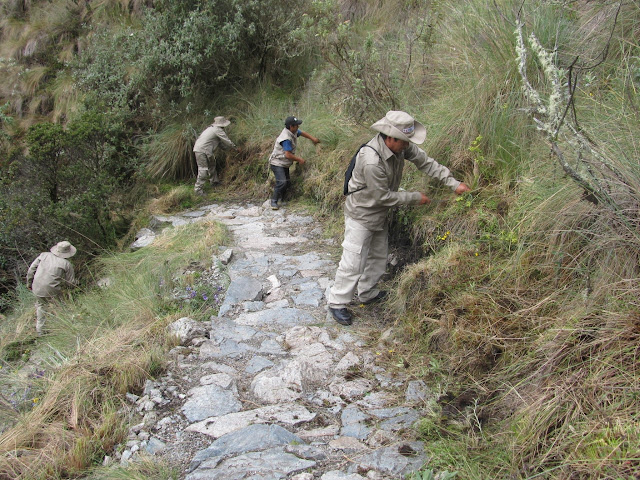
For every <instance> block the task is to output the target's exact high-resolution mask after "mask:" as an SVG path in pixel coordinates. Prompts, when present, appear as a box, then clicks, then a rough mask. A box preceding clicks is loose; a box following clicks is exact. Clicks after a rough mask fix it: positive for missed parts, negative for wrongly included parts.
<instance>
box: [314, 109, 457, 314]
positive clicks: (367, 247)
mask: <svg viewBox="0 0 640 480" xmlns="http://www.w3.org/2000/svg"><path fill="white" fill-rule="evenodd" d="M371 128H372V129H373V130H376V131H377V132H379V133H378V134H377V135H376V136H375V137H373V139H371V140H370V141H369V143H367V144H366V147H363V148H361V149H360V151H359V153H358V155H357V157H356V163H355V167H354V169H353V173H352V176H351V179H350V180H349V183H348V189H347V190H348V192H345V193H346V195H347V198H346V200H345V204H344V215H345V220H344V223H345V227H344V242H343V243H342V258H341V260H340V264H339V265H338V271H337V272H336V278H335V282H334V284H333V286H332V287H331V289H330V291H329V294H328V298H327V303H328V304H329V311H330V312H331V315H332V316H333V318H334V319H335V320H336V321H337V322H338V323H339V324H341V325H351V323H352V315H351V312H350V311H349V310H348V309H347V306H348V305H349V303H350V302H351V301H352V299H353V296H354V294H355V292H356V289H357V291H358V297H359V300H360V301H361V302H362V303H364V304H370V303H374V302H377V301H380V300H382V299H384V298H385V297H386V295H387V292H385V291H382V290H379V289H378V288H377V284H378V281H379V280H380V277H382V275H383V274H384V272H385V269H386V266H387V252H388V240H387V234H388V225H387V213H388V212H389V210H390V209H391V208H393V207H395V206H397V205H424V204H426V203H429V202H430V201H431V200H430V199H429V198H428V197H427V196H426V195H425V194H424V193H421V192H399V191H398V188H399V186H400V180H402V169H403V168H404V163H405V160H408V161H409V162H411V163H413V164H414V165H415V166H416V167H417V168H418V170H420V171H421V172H423V173H424V174H426V175H428V176H429V177H432V178H437V179H438V180H440V181H441V182H442V183H444V184H445V185H446V186H448V187H449V188H451V189H452V190H453V191H455V193H457V194H458V195H460V194H462V193H464V192H467V191H469V187H468V186H467V185H465V184H464V183H462V182H459V181H458V180H456V179H455V178H454V177H453V176H452V175H451V172H450V171H449V169H448V168H446V167H444V166H442V165H440V164H439V163H438V162H436V161H435V160H434V159H433V158H430V157H429V156H428V155H427V154H426V153H425V152H424V150H422V149H420V148H418V147H417V145H420V144H421V143H422V142H424V140H425V138H426V136H427V131H426V128H425V127H424V125H422V124H421V123H420V122H417V121H415V120H414V119H413V117H412V116H411V115H409V114H408V113H405V112H398V111H390V112H388V113H387V114H386V115H385V117H384V118H382V119H380V120H378V121H377V122H376V123H374V124H373V125H372V126H371Z"/></svg>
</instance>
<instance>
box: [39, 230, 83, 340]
mask: <svg viewBox="0 0 640 480" xmlns="http://www.w3.org/2000/svg"><path fill="white" fill-rule="evenodd" d="M75 254H76V248H75V247H74V246H73V245H71V244H70V243H69V242H67V241H63V242H60V243H57V244H56V245H54V246H53V247H51V250H50V251H49V252H43V253H41V254H40V255H38V258H36V259H35V260H34V261H33V263H32V264H31V265H30V266H29V270H28V271H27V288H29V289H31V290H32V291H33V294H34V295H35V296H36V332H37V334H38V335H42V333H43V331H44V324H45V322H46V314H47V312H46V306H47V304H48V303H49V302H50V301H51V300H52V299H53V298H55V297H57V296H58V295H60V293H61V292H62V287H63V286H75V284H76V279H75V275H74V272H73V265H72V264H71V262H70V261H69V260H67V259H68V258H71V257H73V256H74V255H75Z"/></svg>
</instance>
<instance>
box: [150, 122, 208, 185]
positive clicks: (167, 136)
mask: <svg viewBox="0 0 640 480" xmlns="http://www.w3.org/2000/svg"><path fill="white" fill-rule="evenodd" d="M198 135H199V132H196V131H195V129H194V127H193V126H192V125H191V124H190V123H188V122H183V121H178V120H177V121H174V122H172V123H169V124H167V125H165V127H164V128H163V129H162V130H161V131H159V132H158V133H156V134H154V135H151V136H150V138H149V139H148V143H147V144H145V145H144V147H142V155H143V158H145V159H146V162H147V171H148V173H149V175H150V176H151V177H152V178H156V179H159V178H168V179H175V178H187V177H193V176H194V175H195V174H196V173H197V171H198V169H197V166H196V163H195V157H194V156H193V145H194V143H195V141H196V138H197V136H198Z"/></svg>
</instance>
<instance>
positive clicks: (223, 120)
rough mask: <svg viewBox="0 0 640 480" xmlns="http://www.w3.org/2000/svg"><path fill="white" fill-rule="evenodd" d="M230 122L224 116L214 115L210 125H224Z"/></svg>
mask: <svg viewBox="0 0 640 480" xmlns="http://www.w3.org/2000/svg"><path fill="white" fill-rule="evenodd" d="M230 123H231V120H227V119H226V118H225V117H216V118H214V119H213V123H212V125H215V126H216V127H226V126H227V125H229V124H230Z"/></svg>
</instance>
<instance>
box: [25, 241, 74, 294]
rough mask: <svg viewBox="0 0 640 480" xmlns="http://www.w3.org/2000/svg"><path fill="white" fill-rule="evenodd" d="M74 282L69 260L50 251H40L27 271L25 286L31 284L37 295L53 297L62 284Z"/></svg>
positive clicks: (72, 284)
mask: <svg viewBox="0 0 640 480" xmlns="http://www.w3.org/2000/svg"><path fill="white" fill-rule="evenodd" d="M75 283H76V279H75V275H74V272H73V265H72V264H71V262H70V261H69V260H67V259H66V258H60V257H57V256H55V255H54V254H53V253H51V252H43V253H41V254H40V255H39V256H38V258H36V259H35V260H34V261H33V263H32V264H31V266H30V267H29V270H28V271H27V286H32V290H33V293H34V294H35V295H36V296H38V297H55V296H56V295H58V294H59V293H60V291H61V289H62V286H65V285H67V286H74V285H75Z"/></svg>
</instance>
